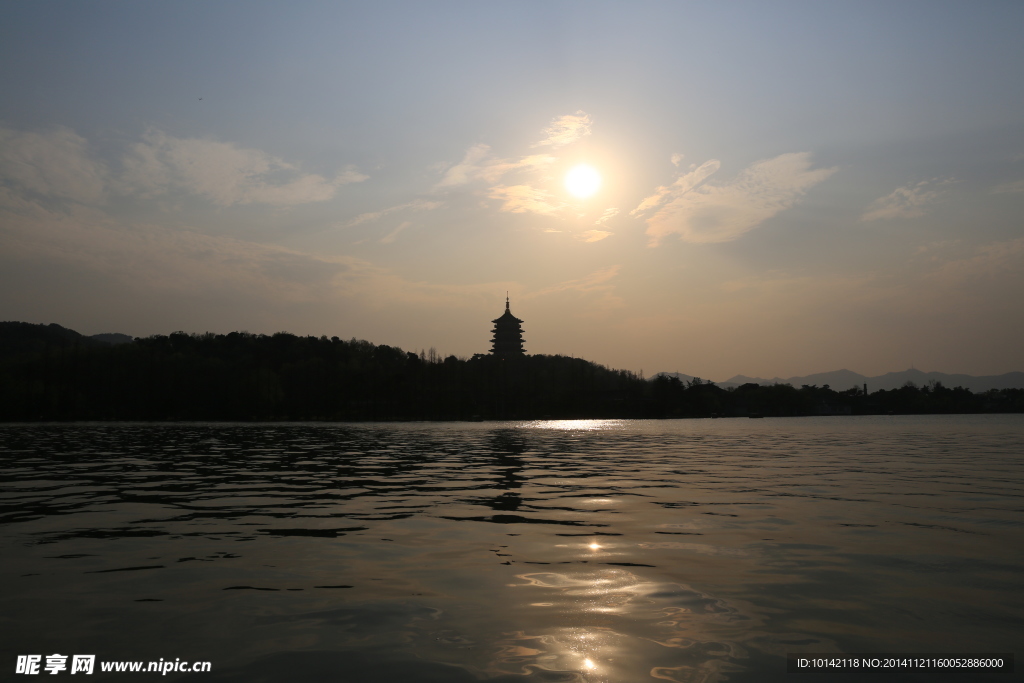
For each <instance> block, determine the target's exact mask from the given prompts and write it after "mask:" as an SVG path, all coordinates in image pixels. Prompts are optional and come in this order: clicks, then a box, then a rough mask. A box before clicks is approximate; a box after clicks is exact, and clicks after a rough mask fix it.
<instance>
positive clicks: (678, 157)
mask: <svg viewBox="0 0 1024 683" xmlns="http://www.w3.org/2000/svg"><path fill="white" fill-rule="evenodd" d="M682 160H683V155H682V154H680V153H679V152H676V153H675V154H673V155H672V157H671V159H669V161H671V162H672V165H673V166H678V165H679V162H681V161H682Z"/></svg>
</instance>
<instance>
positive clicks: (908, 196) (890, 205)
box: [860, 179, 948, 222]
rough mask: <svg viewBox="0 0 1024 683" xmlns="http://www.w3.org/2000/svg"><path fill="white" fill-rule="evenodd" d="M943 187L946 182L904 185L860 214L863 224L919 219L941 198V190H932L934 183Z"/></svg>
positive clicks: (929, 181)
mask: <svg viewBox="0 0 1024 683" xmlns="http://www.w3.org/2000/svg"><path fill="white" fill-rule="evenodd" d="M936 182H939V185H940V186H941V185H945V184H946V182H948V181H945V182H941V181H937V179H932V180H922V181H921V182H919V183H917V184H916V185H904V186H902V187H897V188H896V189H895V190H893V191H892V192H890V193H889V194H887V195H885V196H884V197H879V198H878V199H876V200H875V201H873V202H872V203H871V205H870V206H868V208H867V209H866V210H865V211H864V213H863V214H861V217H860V219H861V220H862V221H864V222H868V221H877V220H890V219H893V218H920V217H921V216H924V215H925V214H926V213H927V211H926V207H928V206H929V205H930V204H933V203H935V201H936V200H937V199H939V198H940V197H941V196H942V190H938V189H934V188H935V183H936Z"/></svg>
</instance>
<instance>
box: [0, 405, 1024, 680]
mask: <svg viewBox="0 0 1024 683" xmlns="http://www.w3.org/2000/svg"><path fill="white" fill-rule="evenodd" d="M0 468H2V470H0V471H2V473H3V475H2V489H0V495H2V497H0V503H2V508H0V510H2V517H0V544H2V546H0V552H2V554H3V558H4V560H3V563H2V571H3V586H4V591H3V596H2V610H0V618H2V622H0V623H2V628H3V650H4V653H3V658H4V661H3V665H2V666H3V671H5V675H11V672H14V671H15V662H16V659H17V656H18V655H30V654H38V655H42V657H43V661H42V663H43V664H44V665H45V663H46V656H47V655H51V654H54V653H57V654H63V655H73V654H94V655H96V661H97V662H103V661H120V660H124V661H129V660H139V661H147V662H148V661H156V660H160V659H162V660H164V661H165V662H170V661H174V660H176V659H180V660H182V661H189V662H194V661H208V662H210V663H211V671H210V672H208V673H187V674H183V673H174V672H173V671H172V673H170V674H169V675H168V676H167V677H166V679H165V680H173V679H175V678H176V677H177V678H180V679H182V680H186V679H188V680H195V681H206V682H210V683H212V682H214V681H232V682H234V681H238V682H241V681H247V682H248V681H266V682H268V683H271V682H276V681H342V682H344V681H351V682H353V683H377V682H384V681H388V682H414V683H420V682H428V681H429V682H452V683H460V682H470V681H477V680H482V681H488V682H490V683H499V682H500V683H515V682H528V681H529V682H534V681H545V682H548V681H565V682H580V683H582V682H587V683H598V682H606V683H635V682H640V681H651V682H655V681H677V682H682V681H686V682H691V681H692V682H696V681H706V682H711V681H789V682H791V683H792V682H800V681H812V680H847V679H846V678H837V677H836V676H834V675H828V676H825V675H823V674H822V675H818V674H808V673H795V674H787V673H786V654H787V653H794V652H809V653H844V652H845V653H894V652H907V653H936V654H950V653H1012V652H1014V651H1015V650H1019V647H1020V644H1021V643H1022V642H1024V416H1022V415H970V416H968V415H954V416H895V417H891V416H865V417H819V418H776V419H772V418H765V419H716V420H711V419H707V420H664V421H658V420H636V421H632V420H573V421H538V422H481V423H388V424H383V423H377V424H333V423H323V424H320V423H315V424H310V423H288V424H266V423H247V424H214V423H178V424H138V423H136V424H108V423H103V424H101V423H87V424H86V423H79V424H36V425H11V424H8V425H0ZM69 668H70V667H69ZM41 673H42V674H44V675H46V672H45V671H41ZM61 675H70V671H62V672H61ZM96 675H97V677H98V678H100V679H106V678H109V679H111V680H132V679H133V678H138V679H139V680H142V679H146V680H153V679H154V676H155V675H156V674H153V673H149V674H145V673H143V674H138V675H135V676H133V675H132V674H128V673H103V672H101V671H100V670H99V664H97V665H96ZM851 675H854V674H851ZM1012 676H1013V674H1005V673H995V674H982V673H973V674H970V675H969V676H966V675H965V677H963V678H957V679H956V680H1010V677H1012ZM934 679H935V674H934V673H920V672H917V673H907V672H902V673H890V674H889V675H888V676H885V677H883V679H882V680H915V681H916V680H921V681H925V680H934ZM12 680H31V679H26V678H25V677H24V676H18V675H13V678H12ZM849 680H869V678H868V677H865V676H864V675H860V677H859V678H851V679H849ZM870 680H876V677H875V676H872V677H870Z"/></svg>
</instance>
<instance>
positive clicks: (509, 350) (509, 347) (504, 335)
mask: <svg viewBox="0 0 1024 683" xmlns="http://www.w3.org/2000/svg"><path fill="white" fill-rule="evenodd" d="M510 305H511V304H510V302H509V296H508V292H505V312H504V313H503V314H502V316H501V317H500V318H496V319H495V320H492V321H491V322H493V323H494V330H493V332H494V336H493V337H492V338H491V354H493V355H495V356H498V357H500V358H502V359H505V358H511V357H514V356H523V355H524V354H525V353H526V349H524V348H523V321H522V320H520V319H519V318H517V317H515V316H514V315H512V310H511V309H510Z"/></svg>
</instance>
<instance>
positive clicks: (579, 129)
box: [533, 110, 591, 148]
mask: <svg viewBox="0 0 1024 683" xmlns="http://www.w3.org/2000/svg"><path fill="white" fill-rule="evenodd" d="M590 125H591V121H590V117H589V116H588V115H587V114H586V113H585V112H584V111H582V110H580V111H578V112H576V113H575V114H566V115H565V116H559V117H558V118H556V119H555V120H554V121H552V122H551V125H550V126H548V127H547V128H545V129H544V131H543V133H544V135H545V137H544V139H543V140H540V141H538V142H535V143H534V144H533V146H534V147H554V148H558V147H564V146H565V145H570V144H572V143H574V142H576V141H577V140H579V139H580V138H582V137H586V136H587V135H590Z"/></svg>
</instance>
